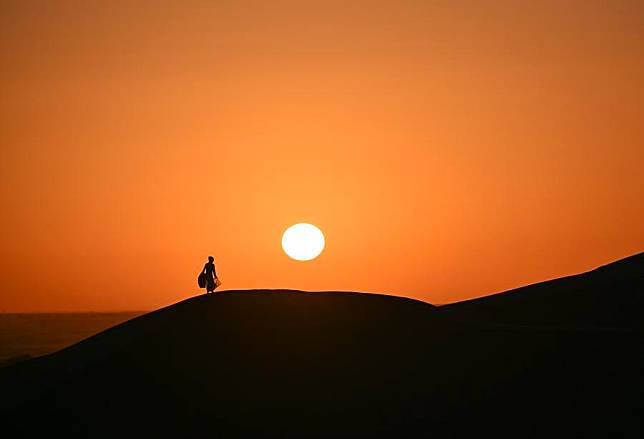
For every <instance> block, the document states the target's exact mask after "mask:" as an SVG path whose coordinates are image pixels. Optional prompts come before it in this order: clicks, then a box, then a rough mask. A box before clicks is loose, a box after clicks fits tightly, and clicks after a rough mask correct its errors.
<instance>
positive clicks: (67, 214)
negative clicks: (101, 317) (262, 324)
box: [0, 0, 644, 312]
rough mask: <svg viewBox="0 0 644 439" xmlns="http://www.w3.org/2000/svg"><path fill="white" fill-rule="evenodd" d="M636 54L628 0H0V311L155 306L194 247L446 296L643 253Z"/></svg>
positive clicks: (246, 278) (643, 103) (300, 281)
mask: <svg viewBox="0 0 644 439" xmlns="http://www.w3.org/2000/svg"><path fill="white" fill-rule="evenodd" d="M643 41H644V3H642V2H639V1H634V0H633V1H629V0H623V1H611V2H606V1H601V2H600V1H584V0H578V1H555V0H552V1H537V2H526V1H522V0H516V1H510V0H506V1H494V2H483V1H473V0H472V1H449V2H448V1H436V2H428V1H370V2H362V1H351V2H347V1H338V2H335V1H328V0H327V1H320V2H313V1H277V2H273V1H256V2H245V1H239V0H235V1H228V2H218V1H203V2H201V1H176V2H162V1H154V2H133V1H130V2H119V1H105V2H96V1H78V2H65V1H51V2H35V1H25V0H18V1H5V2H3V6H2V12H1V13H0V53H1V57H0V63H1V65H0V80H1V86H0V87H1V89H0V124H1V125H0V148H1V149H0V201H1V203H2V215H1V218H0V233H1V235H0V242H1V254H0V267H1V268H0V270H1V271H0V311H1V312H8V311H12V312H16V311H21V312H22V311H53V310H69V311H75V310H124V309H151V308H155V307H159V306H163V305H166V304H168V303H171V302H174V301H178V300H181V299H183V298H185V297H188V296H190V295H193V294H196V293H197V292H198V289H197V288H196V276H197V273H198V271H199V269H200V268H201V267H202V266H203V263H204V262H205V258H206V256H207V255H209V254H213V255H214V256H215V258H216V263H217V268H218V271H219V272H220V274H221V278H222V280H223V282H224V285H223V287H225V288H229V289H232V288H255V287H258V288H279V287H286V288H298V289H311V290H326V289H340V290H358V291H371V292H386V293H391V294H398V295H405V296H409V297H414V298H418V299H422V300H426V301H429V302H432V303H445V302H449V301H455V300H461V299H465V298H469V297H473V296H480V295H484V294H489V293H492V292H496V291H500V290H504V289H508V288H511V287H516V286H519V285H523V284H527V283H531V282H536V281H540V280H544V279H548V278H552V277H558V276H561V275H565V274H570V273H575V272H579V271H584V270H587V269H590V268H592V267H594V266H596V265H599V264H602V263H606V262H609V261H611V260H614V259H617V258H621V257H624V256H627V255H629V254H632V253H636V252H639V251H642V250H644V245H643V244H644V203H643V202H642V199H643V198H644V193H643V192H644V191H643V189H642V188H644V174H643V173H642V167H643V165H644V124H643V123H642V120H644V87H642V78H644V44H643ZM301 221H306V222H311V223H314V224H316V225H318V226H319V227H320V228H321V229H322V230H323V232H324V233H325V235H326V238H327V247H326V249H325V251H324V252H323V253H322V255H321V256H320V257H319V258H318V259H317V260H315V261H313V262H306V263H302V262H296V261H293V260H290V259H289V258H288V257H287V256H286V255H285V254H284V253H283V251H282V249H281V247H280V239H281V234H282V232H283V231H284V229H286V227H288V226H289V225H291V224H293V223H296V222H301ZM607 300H610V298H607Z"/></svg>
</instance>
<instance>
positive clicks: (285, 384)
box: [0, 254, 644, 438]
mask: <svg viewBox="0 0 644 439" xmlns="http://www.w3.org/2000/svg"><path fill="white" fill-rule="evenodd" d="M643 274H644V255H643V254H639V255H636V256H633V257H631V258H627V259H625V260H622V261H618V262H616V263H613V264H610V265H608V266H605V267H601V268H600V269H597V270H594V271H591V272H589V273H585V274H581V275H577V276H572V277H568V278H563V279H559V280H555V281H549V282H544V283H541V284H536V285H532V286H528V287H525V288H520V289H517V290H513V291H509V292H506V293H502V294H498V295H494V296H490V297H487V298H482V299H477V300H473V301H468V302H463V303H460V304H454V305H449V306H444V307H434V306H432V305H429V304H426V303H423V302H419V301H414V300H410V299H404V298H400V297H395V296H383V295H371V294H360V293H347V292H324V293H306V292H298V291H284V290H270V291H269V290H258V291H229V292H223V293H217V294H214V295H209V296H199V297H194V298H191V299H188V300H185V301H183V302H180V303H177V304H175V305H172V306H169V307H167V308H163V309H161V310H158V311H155V312H152V313H149V314H146V315H143V316H140V317H138V318H135V319H133V320H131V321H129V322H126V323H124V324H121V325H118V326H116V327H114V328H112V329H109V330H107V331H105V332H102V333H100V334H97V335H96V336H94V337H91V338H89V339H87V340H85V341H83V342H81V343H79V344H76V345H74V346H71V347H69V348H67V349H64V350H62V351H59V352H57V353H55V354H52V355H49V356H46V357H42V358H38V359H34V360H29V361H26V362H23V363H20V364H16V365H13V366H10V367H6V368H3V369H0V385H1V387H2V389H3V396H2V413H3V415H4V416H6V417H7V419H4V420H3V425H5V426H6V427H5V428H7V429H9V432H10V434H11V435H12V437H13V436H27V437H31V436H37V435H38V436H43V435H46V436H52V435H61V434H63V435H67V436H72V437H74V436H75V437H108V436H117V435H118V436H134V435H144V436H145V437H153V436H163V437H166V436H174V437H405V436H408V437H471V436H472V435H477V436H479V437H499V436H500V437H522V438H525V437H639V436H640V435H641V433H642V430H641V428H642V425H641V420H640V417H639V414H640V412H641V409H642V398H641V394H642V390H643V389H642V379H641V372H640V369H641V366H642V348H641V346H642V345H643V344H642V341H643V340H642V326H641V319H640V318H639V316H640V315H641V311H642V294H643V293H644V277H643Z"/></svg>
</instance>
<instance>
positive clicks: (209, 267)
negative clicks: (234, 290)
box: [201, 256, 218, 294]
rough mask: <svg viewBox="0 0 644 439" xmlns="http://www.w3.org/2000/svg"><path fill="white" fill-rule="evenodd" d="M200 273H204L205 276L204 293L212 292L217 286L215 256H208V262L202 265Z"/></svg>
mask: <svg viewBox="0 0 644 439" xmlns="http://www.w3.org/2000/svg"><path fill="white" fill-rule="evenodd" d="M201 275H204V276H205V278H206V279H205V280H206V294H208V293H214V292H215V288H217V286H218V282H217V271H216V270H215V258H213V257H212V256H208V262H206V265H204V266H203V270H201Z"/></svg>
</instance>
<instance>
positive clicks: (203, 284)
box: [197, 271, 208, 288]
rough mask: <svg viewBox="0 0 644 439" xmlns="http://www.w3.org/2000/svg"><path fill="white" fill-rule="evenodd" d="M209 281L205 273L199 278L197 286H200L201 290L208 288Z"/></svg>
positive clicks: (200, 274)
mask: <svg viewBox="0 0 644 439" xmlns="http://www.w3.org/2000/svg"><path fill="white" fill-rule="evenodd" d="M207 281H208V277H207V276H206V273H204V272H203V271H202V272H201V273H199V277H198V278H197V284H199V288H206V282H207Z"/></svg>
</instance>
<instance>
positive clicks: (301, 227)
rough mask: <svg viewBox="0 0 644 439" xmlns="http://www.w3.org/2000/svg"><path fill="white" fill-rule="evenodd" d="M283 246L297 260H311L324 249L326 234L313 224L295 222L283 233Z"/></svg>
mask: <svg viewBox="0 0 644 439" xmlns="http://www.w3.org/2000/svg"><path fill="white" fill-rule="evenodd" d="M282 248H283V249H284V252H285V253H286V254H287V255H288V256H290V257H291V258H293V259H295V260H296V261H310V260H311V259H315V258H317V257H318V256H319V255H320V253H322V250H324V235H323V234H322V231H321V230H320V229H318V228H317V227H315V226H314V225H313V224H308V223H298V224H293V225H292V226H291V227H289V228H288V229H286V231H285V232H284V234H283V235H282Z"/></svg>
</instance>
